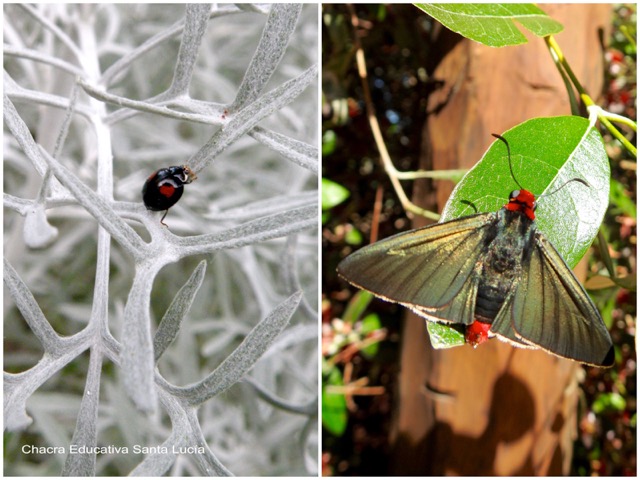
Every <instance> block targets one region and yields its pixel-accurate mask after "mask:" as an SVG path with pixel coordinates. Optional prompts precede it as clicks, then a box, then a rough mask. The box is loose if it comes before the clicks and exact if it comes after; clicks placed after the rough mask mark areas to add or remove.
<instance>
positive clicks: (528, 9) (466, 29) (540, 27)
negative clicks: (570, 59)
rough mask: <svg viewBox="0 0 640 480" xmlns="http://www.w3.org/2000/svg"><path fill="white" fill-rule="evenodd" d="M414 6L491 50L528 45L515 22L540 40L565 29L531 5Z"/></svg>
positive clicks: (420, 4)
mask: <svg viewBox="0 0 640 480" xmlns="http://www.w3.org/2000/svg"><path fill="white" fill-rule="evenodd" d="M415 6H416V7H418V8H419V9H420V10H423V11H424V12H426V13H427V14H428V15H430V16H432V17H433V18H435V19H436V20H438V21H439V22H440V23H441V24H442V25H444V26H445V27H447V28H448V29H450V30H452V31H454V32H456V33H459V34H460V35H462V36H463V37H466V38H469V39H471V40H475V41H476V42H479V43H482V44H484V45H487V46H489V47H505V46H509V45H519V44H522V43H527V38H526V37H525V36H524V35H523V34H522V32H520V30H518V28H517V27H516V25H515V22H516V21H517V22H518V23H520V25H522V26H523V27H524V28H526V29H527V30H529V31H530V32H532V33H534V34H535V35H537V36H539V37H546V36H547V35H554V34H556V33H559V32H561V31H562V30H563V26H562V24H561V23H559V22H556V21H555V20H553V19H551V18H549V17H548V16H547V14H546V13H544V12H543V11H542V10H540V9H539V8H538V7H536V6H535V5H533V4H530V3H509V4H495V3H493V4H492V3H483V4H478V3H475V4H474V3H438V4H432V3H416V4H415Z"/></svg>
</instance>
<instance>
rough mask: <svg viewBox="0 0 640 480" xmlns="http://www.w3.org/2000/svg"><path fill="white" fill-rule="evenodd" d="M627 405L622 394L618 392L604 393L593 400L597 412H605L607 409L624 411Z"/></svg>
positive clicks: (594, 410) (594, 409)
mask: <svg viewBox="0 0 640 480" xmlns="http://www.w3.org/2000/svg"><path fill="white" fill-rule="evenodd" d="M626 407H627V402H626V400H625V399H624V397H623V396H622V395H620V394H619V393H616V392H612V393H603V394H602V395H599V396H598V398H596V400H595V402H593V406H592V408H593V412H594V413H596V414H599V413H602V412H605V411H617V412H624V409H625V408H626Z"/></svg>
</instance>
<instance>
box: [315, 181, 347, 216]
mask: <svg viewBox="0 0 640 480" xmlns="http://www.w3.org/2000/svg"><path fill="white" fill-rule="evenodd" d="M349 195H350V193H349V190H347V189H346V188H344V187H343V186H342V185H340V184H339V183H336V182H332V181H331V180H327V179H326V178H323V179H322V210H329V209H330V208H333V207H335V206H336V205H339V204H340V203H342V202H344V201H345V200H346V199H347V198H349Z"/></svg>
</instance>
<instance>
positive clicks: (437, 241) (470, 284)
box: [338, 213, 496, 324]
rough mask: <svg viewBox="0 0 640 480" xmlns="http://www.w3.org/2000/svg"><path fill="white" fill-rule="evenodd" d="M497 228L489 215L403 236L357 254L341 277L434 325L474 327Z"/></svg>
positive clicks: (345, 265)
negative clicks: (481, 265) (483, 263)
mask: <svg viewBox="0 0 640 480" xmlns="http://www.w3.org/2000/svg"><path fill="white" fill-rule="evenodd" d="M495 222H496V214H495V213H484V214H478V215H472V216H470V217H465V218H461V219H456V220H451V221H449V222H445V223H440V224H435V225H431V226H428V227H424V228H420V229H417V230H412V231H410V232H404V233H400V234H398V235H394V236H393V237H389V238H387V239H384V240H381V241H379V242H376V243H374V244H372V245H369V246H366V247H364V248H361V249H360V250H358V251H356V252H354V253H352V254H351V255H349V256H348V257H347V258H345V259H344V260H343V261H342V262H341V263H340V265H338V274H339V275H340V276H342V277H343V278H344V279H346V280H347V281H348V282H350V283H352V284H353V285H355V286H356V287H358V288H362V289H364V290H368V291H370V292H371V293H373V294H374V295H376V296H378V297H380V298H382V299H384V300H387V301H390V302H395V303H400V304H402V305H404V306H406V307H409V308H410V309H412V310H414V311H415V312H416V313H418V314H419V315H422V316H423V317H426V318H428V319H430V320H435V321H448V322H455V323H464V324H470V323H472V322H473V311H474V309H475V301H476V293H477V287H478V281H479V275H478V274H477V270H476V265H477V264H478V261H479V259H481V257H482V256H483V255H484V250H485V248H484V247H485V245H484V238H485V236H486V234H487V229H488V228H490V226H491V225H492V224H494V223H495Z"/></svg>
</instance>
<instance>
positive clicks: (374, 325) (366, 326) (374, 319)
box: [362, 313, 382, 358]
mask: <svg viewBox="0 0 640 480" xmlns="http://www.w3.org/2000/svg"><path fill="white" fill-rule="evenodd" d="M380 328H382V325H381V324H380V317H379V316H378V314H376V313H370V314H369V315H367V316H366V317H364V318H363V319H362V333H363V334H365V335H366V334H368V333H371V332H375V331H376V330H380ZM378 347H379V342H376V343H372V344H371V345H369V346H368V347H365V348H363V349H362V353H363V354H364V355H365V356H366V357H368V358H371V357H374V356H375V355H376V353H378Z"/></svg>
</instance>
